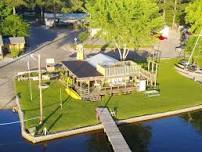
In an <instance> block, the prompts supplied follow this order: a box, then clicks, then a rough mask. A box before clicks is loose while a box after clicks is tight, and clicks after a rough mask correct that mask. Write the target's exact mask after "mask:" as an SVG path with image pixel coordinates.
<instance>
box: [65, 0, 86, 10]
mask: <svg viewBox="0 0 202 152" xmlns="http://www.w3.org/2000/svg"><path fill="white" fill-rule="evenodd" d="M64 2H65V7H63V9H62V11H63V12H76V11H82V8H83V5H84V2H83V0H64Z"/></svg>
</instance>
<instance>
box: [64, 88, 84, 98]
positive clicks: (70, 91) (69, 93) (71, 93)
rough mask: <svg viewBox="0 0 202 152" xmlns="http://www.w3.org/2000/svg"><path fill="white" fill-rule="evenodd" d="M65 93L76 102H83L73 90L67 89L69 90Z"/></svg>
mask: <svg viewBox="0 0 202 152" xmlns="http://www.w3.org/2000/svg"><path fill="white" fill-rule="evenodd" d="M65 91H66V92H67V94H68V95H69V96H70V97H72V98H74V99H76V100H81V97H80V96H79V94H78V93H77V92H76V91H74V90H73V89H71V88H67V89H65Z"/></svg>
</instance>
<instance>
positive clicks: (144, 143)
mask: <svg viewBox="0 0 202 152" xmlns="http://www.w3.org/2000/svg"><path fill="white" fill-rule="evenodd" d="M17 120H18V116H17V114H14V113H12V112H10V111H8V110H3V111H0V123H3V122H11V121H17ZM120 129H121V132H122V133H123V135H124V137H125V139H126V141H127V143H128V144H129V146H130V148H131V149H132V150H133V151H135V152H198V151H201V150H202V112H194V113H191V114H185V115H182V116H175V117H170V118H163V119H159V120H153V121H150V122H145V123H142V124H132V125H128V126H122V127H121V128H120ZM110 151H111V147H110V144H109V142H108V140H107V137H106V136H105V134H104V133H103V131H96V132H93V133H88V134H82V135H76V136H72V137H68V138H64V139H58V140H54V141H50V142H48V143H41V144H35V145H33V144H31V143H29V142H27V141H25V140H24V139H23V138H22V137H21V134H20V126H19V124H13V125H7V126H0V152H110Z"/></svg>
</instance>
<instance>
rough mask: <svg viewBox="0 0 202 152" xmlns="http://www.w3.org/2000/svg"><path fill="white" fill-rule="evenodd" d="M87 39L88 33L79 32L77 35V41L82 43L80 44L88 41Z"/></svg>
mask: <svg viewBox="0 0 202 152" xmlns="http://www.w3.org/2000/svg"><path fill="white" fill-rule="evenodd" d="M88 37H89V33H88V31H84V32H81V33H80V34H79V41H80V42H81V43H82V42H84V41H86V40H87V39H88Z"/></svg>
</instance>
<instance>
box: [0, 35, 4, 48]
mask: <svg viewBox="0 0 202 152" xmlns="http://www.w3.org/2000/svg"><path fill="white" fill-rule="evenodd" d="M3 44H4V43H3V39H2V36H1V35H0V46H3Z"/></svg>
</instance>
